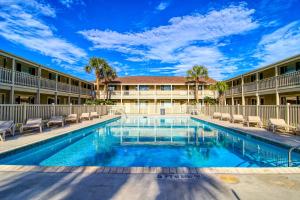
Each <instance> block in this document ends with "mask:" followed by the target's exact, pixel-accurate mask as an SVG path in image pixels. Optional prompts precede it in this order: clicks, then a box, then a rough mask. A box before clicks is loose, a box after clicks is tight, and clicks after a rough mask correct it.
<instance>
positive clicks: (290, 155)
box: [288, 145, 300, 167]
mask: <svg viewBox="0 0 300 200" xmlns="http://www.w3.org/2000/svg"><path fill="white" fill-rule="evenodd" d="M298 148H300V145H298V146H294V147H291V148H290V149H289V155H288V167H292V166H293V160H292V152H293V151H294V150H295V149H298Z"/></svg>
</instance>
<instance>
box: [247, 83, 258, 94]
mask: <svg viewBox="0 0 300 200" xmlns="http://www.w3.org/2000/svg"><path fill="white" fill-rule="evenodd" d="M256 90H257V83H256V82H251V83H245V84H244V92H253V91H256Z"/></svg>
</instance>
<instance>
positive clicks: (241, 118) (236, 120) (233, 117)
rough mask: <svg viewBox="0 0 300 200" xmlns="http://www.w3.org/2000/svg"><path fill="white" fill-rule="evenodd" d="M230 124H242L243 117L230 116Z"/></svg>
mask: <svg viewBox="0 0 300 200" xmlns="http://www.w3.org/2000/svg"><path fill="white" fill-rule="evenodd" d="M231 121H232V123H235V122H237V123H239V122H242V123H244V122H245V119H244V116H243V115H232V119H231Z"/></svg>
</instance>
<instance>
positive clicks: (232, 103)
mask: <svg viewBox="0 0 300 200" xmlns="http://www.w3.org/2000/svg"><path fill="white" fill-rule="evenodd" d="M230 90H231V92H230V93H231V105H234V98H233V81H231V89H230Z"/></svg>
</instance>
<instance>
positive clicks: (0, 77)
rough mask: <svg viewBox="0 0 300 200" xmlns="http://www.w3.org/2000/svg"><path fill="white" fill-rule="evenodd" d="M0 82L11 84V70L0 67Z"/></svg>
mask: <svg viewBox="0 0 300 200" xmlns="http://www.w3.org/2000/svg"><path fill="white" fill-rule="evenodd" d="M0 82H1V83H7V84H11V83H12V70H10V69H5V68H3V67H0Z"/></svg>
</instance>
